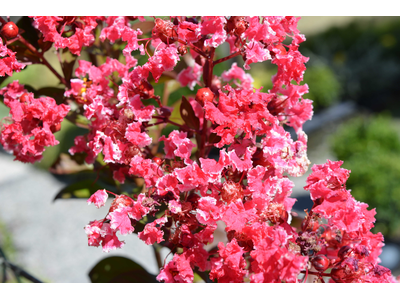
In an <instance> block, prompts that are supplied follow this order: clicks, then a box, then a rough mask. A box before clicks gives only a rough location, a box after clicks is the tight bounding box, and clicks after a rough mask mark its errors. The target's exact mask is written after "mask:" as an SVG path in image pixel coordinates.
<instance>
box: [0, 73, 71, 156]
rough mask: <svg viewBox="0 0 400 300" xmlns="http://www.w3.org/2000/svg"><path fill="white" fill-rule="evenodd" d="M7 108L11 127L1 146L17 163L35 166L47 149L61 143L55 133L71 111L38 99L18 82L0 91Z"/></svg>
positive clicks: (5, 129)
mask: <svg viewBox="0 0 400 300" xmlns="http://www.w3.org/2000/svg"><path fill="white" fill-rule="evenodd" d="M0 95H3V96H4V104H5V105H7V106H8V107H9V108H10V114H11V121H12V123H11V124H3V125H2V128H1V140H0V141H1V144H2V145H3V147H4V149H5V150H7V151H10V152H13V154H14V155H15V159H16V160H19V161H22V162H25V163H28V162H29V163H34V162H36V161H38V160H40V159H41V158H42V154H43V152H44V150H45V148H44V147H46V146H55V145H57V144H58V141H57V140H56V139H55V137H54V134H53V132H55V131H58V130H59V129H60V124H61V122H62V120H63V119H64V117H65V116H66V115H67V113H68V111H69V109H70V108H69V106H67V105H65V104H60V105H57V104H56V101H55V100H54V99H53V98H50V97H41V98H38V99H35V98H34V97H33V94H30V93H28V92H27V90H25V89H24V87H23V85H21V84H19V83H18V81H14V82H12V83H10V84H8V85H7V86H6V87H5V88H3V89H1V90H0Z"/></svg>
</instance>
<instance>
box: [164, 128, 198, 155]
mask: <svg viewBox="0 0 400 300" xmlns="http://www.w3.org/2000/svg"><path fill="white" fill-rule="evenodd" d="M160 141H164V145H165V148H164V151H165V157H166V158H174V157H175V156H178V157H181V158H189V157H190V155H191V154H192V153H191V151H192V149H193V147H195V146H196V145H195V144H193V143H192V141H191V140H189V139H188V138H187V133H186V132H179V131H177V130H174V131H172V132H171V133H170V134H169V136H168V138H166V137H165V136H162V137H161V138H160Z"/></svg>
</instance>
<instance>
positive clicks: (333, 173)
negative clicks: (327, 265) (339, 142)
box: [298, 160, 393, 282]
mask: <svg viewBox="0 0 400 300" xmlns="http://www.w3.org/2000/svg"><path fill="white" fill-rule="evenodd" d="M342 163H343V162H342V161H338V162H332V161H330V160H328V162H327V163H326V164H323V165H315V166H313V167H312V170H313V173H312V174H311V175H310V176H309V177H308V178H307V186H305V189H306V190H309V191H310V194H311V199H312V200H313V201H314V207H313V209H312V213H310V214H309V215H308V216H307V218H306V219H305V221H304V224H303V225H304V226H303V230H304V232H303V233H301V234H300V235H299V238H298V241H300V243H301V245H304V247H303V249H302V251H307V250H308V249H311V248H313V247H314V251H315V250H317V249H318V250H320V251H319V252H318V254H324V255H326V256H327V257H328V258H329V259H331V267H332V270H331V278H332V280H334V281H336V282H393V277H392V276H391V272H390V270H389V269H387V268H385V267H382V266H379V265H378V263H379V262H380V259H379V255H380V254H381V252H382V250H381V249H382V246H383V245H384V244H383V236H382V234H381V233H377V234H373V233H372V232H371V231H370V230H371V229H372V228H373V227H374V225H373V223H374V222H375V218H374V215H375V214H376V212H375V209H372V210H371V211H368V210H367V207H368V205H367V204H365V203H362V202H359V201H357V200H355V199H354V198H353V197H352V196H351V194H350V191H349V190H346V181H347V179H348V177H349V173H350V171H348V170H346V169H342V168H340V166H341V165H342ZM322 220H326V221H327V224H323V225H322V224H321V223H322V222H321V221H322ZM310 239H314V240H315V243H311V246H309V245H307V246H305V244H303V242H304V241H306V240H310Z"/></svg>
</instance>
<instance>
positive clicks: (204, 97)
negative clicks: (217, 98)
mask: <svg viewBox="0 0 400 300" xmlns="http://www.w3.org/2000/svg"><path fill="white" fill-rule="evenodd" d="M213 99H214V94H213V92H212V91H211V90H210V89H209V88H202V89H199V90H198V91H197V94H196V101H197V102H199V103H200V104H201V105H204V103H206V102H211V101H213Z"/></svg>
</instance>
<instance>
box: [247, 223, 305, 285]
mask: <svg viewBox="0 0 400 300" xmlns="http://www.w3.org/2000/svg"><path fill="white" fill-rule="evenodd" d="M250 229H253V230H254V229H257V231H253V232H251V231H249V233H251V234H252V235H254V234H255V235H254V237H253V238H252V240H253V243H254V249H255V250H253V251H251V252H250V255H251V257H252V258H253V259H254V261H253V262H252V263H251V269H252V271H253V272H254V274H253V275H252V276H251V277H250V279H251V281H252V282H282V281H284V282H297V275H298V274H299V273H300V270H302V269H303V268H304V267H305V266H306V263H307V261H308V257H307V256H302V255H300V253H298V252H295V251H293V250H292V249H291V248H290V242H289V239H290V236H288V234H287V233H286V231H285V230H284V229H283V228H281V227H276V226H275V227H272V226H271V227H267V226H262V227H249V229H248V230H250Z"/></svg>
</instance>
